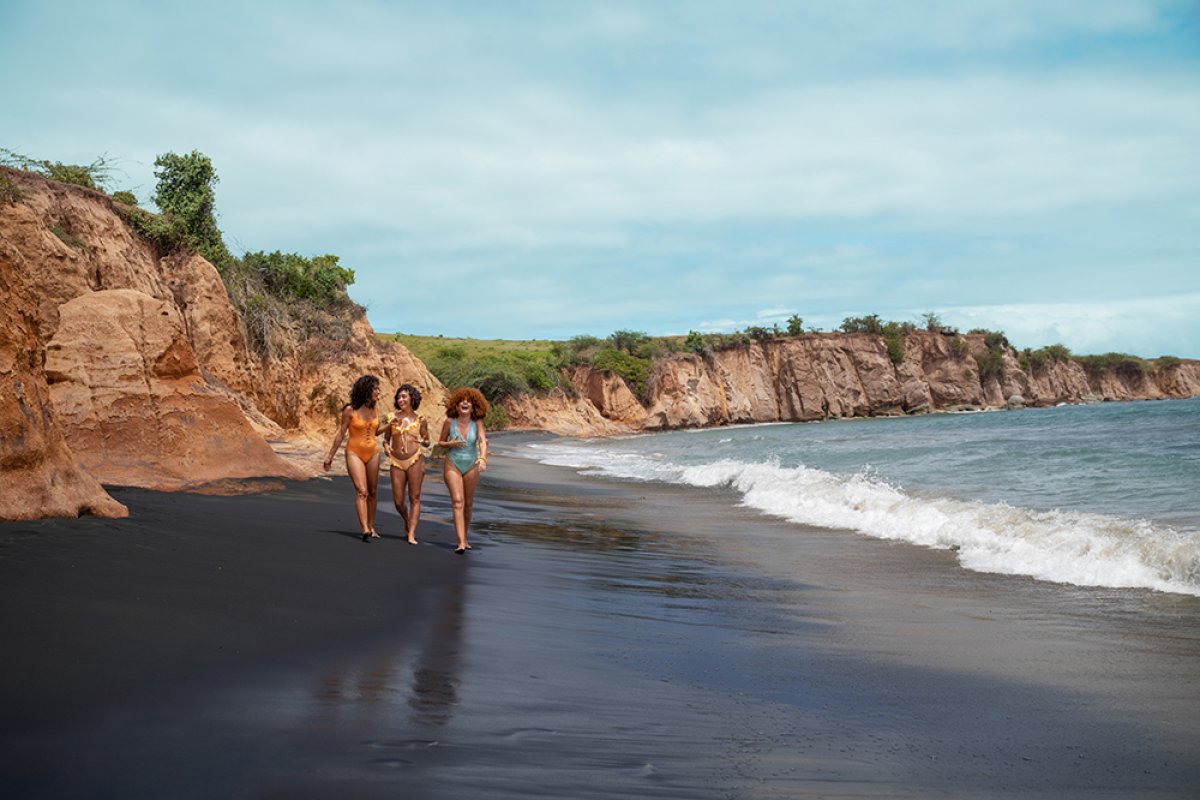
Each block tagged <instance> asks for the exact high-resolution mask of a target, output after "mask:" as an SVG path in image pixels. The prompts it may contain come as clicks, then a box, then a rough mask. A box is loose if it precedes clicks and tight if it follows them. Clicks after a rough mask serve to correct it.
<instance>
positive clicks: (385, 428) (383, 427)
mask: <svg viewBox="0 0 1200 800" xmlns="http://www.w3.org/2000/svg"><path fill="white" fill-rule="evenodd" d="M394 416H395V415H394V414H391V413H389V414H386V415H384V416H383V417H380V419H379V425H378V426H377V427H376V428H375V435H376V436H382V437H383V453H384V455H386V456H389V457H390V456H391V455H392V427H393V426H394V425H395V424H396V423H395V420H394Z"/></svg>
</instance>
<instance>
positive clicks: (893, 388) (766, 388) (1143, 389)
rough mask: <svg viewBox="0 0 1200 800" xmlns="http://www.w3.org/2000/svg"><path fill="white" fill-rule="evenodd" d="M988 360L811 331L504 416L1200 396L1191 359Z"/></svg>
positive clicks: (807, 413) (702, 418)
mask: <svg viewBox="0 0 1200 800" xmlns="http://www.w3.org/2000/svg"><path fill="white" fill-rule="evenodd" d="M989 355H992V354H991V353H989V351H988V347H987V344H986V343H985V340H984V336H983V335H957V334H954V335H945V334H941V333H930V332H925V331H917V332H913V333H910V334H909V335H908V336H907V337H906V338H905V349H904V357H903V358H902V359H901V360H900V362H899V363H893V362H892V360H891V358H890V357H889V355H888V351H887V346H886V343H885V342H884V340H883V338H882V337H880V336H875V335H871V334H865V333H862V334H846V333H824V334H810V335H806V336H803V337H799V338H779V339H769V340H766V341H761V342H750V343H748V344H745V345H742V346H738V347H733V348H730V349H727V350H721V351H717V352H712V353H709V354H707V355H696V354H676V355H673V356H669V357H666V358H662V359H659V360H658V361H656V362H655V365H654V368H653V370H652V372H651V375H650V379H649V381H648V385H647V389H646V393H645V397H644V398H643V399H642V400H641V401H639V400H638V398H636V397H635V396H634V394H633V392H632V391H631V390H630V388H629V387H628V386H627V385H626V384H625V382H624V380H622V379H621V378H620V377H618V376H615V375H612V374H600V373H596V372H594V371H592V370H589V369H579V370H576V371H575V372H574V373H573V374H572V376H571V377H572V385H573V387H574V393H573V396H569V395H568V394H566V393H562V392H558V393H555V394H552V395H551V396H549V397H546V398H528V397H526V398H520V399H517V400H514V401H507V402H506V405H505V407H506V410H507V411H508V414H509V418H510V420H511V422H512V424H513V425H514V426H522V427H532V428H542V429H545V430H551V431H555V432H558V433H564V434H568V435H581V433H582V434H586V433H587V432H589V431H590V433H591V434H592V435H607V434H611V433H614V432H619V433H632V432H637V431H643V430H665V429H673V428H696V427H704V426H711V425H729V424H738V423H755V422H780V421H787V422H800V421H809V420H821V419H830V418H838V417H869V416H894V415H899V414H919V413H927V412H932V411H949V410H959V409H995V408H1006V407H1020V406H1049V405H1057V404H1059V403H1086V402H1099V401H1103V400H1159V399H1165V398H1172V397H1174V398H1180V397H1194V396H1197V395H1200V361H1195V360H1182V361H1180V362H1179V363H1174V362H1173V361H1172V362H1170V363H1167V362H1163V363H1158V362H1149V366H1148V367H1147V368H1146V369H1144V370H1138V369H1131V370H1120V371H1118V370H1114V369H1111V368H1104V369H1096V370H1094V371H1091V372H1089V371H1088V370H1086V369H1085V368H1084V367H1083V366H1082V365H1081V364H1080V363H1079V362H1076V361H1073V360H1067V361H1058V362H1053V363H1048V364H1045V365H1042V366H1039V367H1031V368H1030V369H1028V370H1026V369H1022V367H1021V364H1020V362H1019V360H1018V357H1017V354H1016V353H1014V352H1013V351H1012V350H1011V349H1009V348H1002V349H1001V350H999V351H997V355H998V362H997V366H995V367H993V368H991V369H989V370H988V374H987V375H986V377H981V375H980V361H981V360H985V359H986V358H987V357H988V356H989ZM597 417H599V418H600V419H599V420H597V419H596V418H597Z"/></svg>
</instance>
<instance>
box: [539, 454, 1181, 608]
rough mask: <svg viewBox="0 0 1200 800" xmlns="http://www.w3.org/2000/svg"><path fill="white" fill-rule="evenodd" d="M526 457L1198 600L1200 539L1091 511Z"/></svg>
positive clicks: (827, 478)
mask: <svg viewBox="0 0 1200 800" xmlns="http://www.w3.org/2000/svg"><path fill="white" fill-rule="evenodd" d="M526 455H528V456H530V457H532V458H534V459H536V460H538V461H541V462H543V463H547V464H554V465H559V466H566V467H572V468H575V469H579V470H581V471H583V472H584V474H597V475H605V476H609V477H614V478H621V479H626V480H637V481H662V482H666V483H675V484H682V485H688V486H696V487H710V488H711V487H729V488H730V489H732V490H733V491H734V492H736V493H737V495H738V496H739V497H740V498H741V503H742V504H743V505H745V506H748V507H750V508H754V509H757V510H759V511H761V512H763V513H765V514H770V515H772V516H775V517H780V518H782V519H785V520H788V521H790V522H794V523H797V524H799V525H809V526H817V527H822V528H838V529H847V530H853V531H857V532H859V533H862V534H866V535H868V536H872V537H875V538H879V539H890V540H897V541H905V542H910V543H912V544H916V545H922V546H925V547H932V548H941V549H952V550H955V551H956V554H957V557H958V560H959V563H960V564H961V565H962V566H963V567H965V568H967V569H971V570H975V571H978V572H991V573H1002V574H1011V575H1027V576H1030V577H1033V578H1037V579H1040V580H1045V581H1053V582H1057V583H1068V584H1076V585H1082V586H1103V587H1113V588H1148V589H1156V590H1159V591H1164V592H1176V593H1182V594H1190V595H1196V596H1200V532H1197V531H1181V530H1176V529H1174V528H1171V527H1169V526H1167V525H1164V524H1161V523H1153V522H1150V521H1147V520H1142V519H1126V518H1121V517H1116V516H1112V515H1105V514H1096V513H1087V512H1081V511H1057V510H1053V511H1041V510H1034V509H1027V508H1020V507H1015V506H1011V505H1007V504H1004V503H983V502H979V501H973V500H963V499H958V498H953V497H944V496H937V495H932V494H920V493H916V492H909V491H905V490H904V489H902V488H899V487H897V486H894V485H892V484H890V483H888V482H887V481H885V480H883V479H882V478H880V477H878V476H876V475H874V474H873V473H872V471H871V470H870V469H869V468H867V469H863V470H862V471H860V472H858V473H856V474H854V475H849V476H842V475H835V474H833V473H830V472H826V471H823V470H820V469H813V468H809V467H805V466H795V467H790V466H781V465H780V464H778V463H747V462H744V461H739V460H733V459H725V460H717V461H713V462H711V463H703V464H696V465H690V466H685V465H681V464H675V463H672V462H670V461H669V460H665V459H664V458H663V457H662V454H650V455H641V454H636V453H621V452H616V451H612V450H607V449H605V448H604V447H597V446H593V445H582V446H577V445H572V444H541V445H530V446H529V449H528V451H527V452H526Z"/></svg>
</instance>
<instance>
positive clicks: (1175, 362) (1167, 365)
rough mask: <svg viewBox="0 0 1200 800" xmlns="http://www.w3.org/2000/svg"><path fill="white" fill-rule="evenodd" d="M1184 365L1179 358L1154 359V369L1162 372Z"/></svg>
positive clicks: (1163, 357) (1161, 357)
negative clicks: (1162, 370)
mask: <svg viewBox="0 0 1200 800" xmlns="http://www.w3.org/2000/svg"><path fill="white" fill-rule="evenodd" d="M1182 363H1183V360H1182V359H1180V358H1179V357H1177V356H1159V357H1158V358H1156V359H1154V367H1155V368H1156V369H1160V370H1161V369H1171V368H1172V367H1178V366H1179V365H1180V364H1182Z"/></svg>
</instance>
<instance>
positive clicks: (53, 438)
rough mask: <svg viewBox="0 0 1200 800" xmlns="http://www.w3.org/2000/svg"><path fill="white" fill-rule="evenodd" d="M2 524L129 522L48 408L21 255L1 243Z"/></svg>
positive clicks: (29, 291) (4, 241) (35, 322)
mask: <svg viewBox="0 0 1200 800" xmlns="http://www.w3.org/2000/svg"><path fill="white" fill-rule="evenodd" d="M0 296H2V297H3V298H4V302H3V303H0V482H2V488H0V519H35V518H38V517H44V516H56V517H74V516H79V515H80V514H97V515H100V516H105V517H123V516H127V515H128V513H129V511H128V509H126V508H125V506H123V505H121V504H120V503H118V502H117V501H116V500H113V499H112V497H110V496H109V494H108V493H107V492H106V491H104V488H103V487H102V486H101V485H100V482H99V481H98V480H96V478H95V477H93V476H92V475H90V474H88V473H87V472H86V471H85V470H84V469H82V468H81V467H80V466H79V465H78V464H77V463H76V461H75V457H74V455H73V454H72V452H71V449H70V448H69V447H68V446H67V443H66V440H65V439H64V437H63V433H62V426H61V425H60V424H59V420H58V416H57V414H56V413H55V411H54V407H53V405H52V404H51V402H50V389H49V387H48V386H47V385H46V378H45V373H44V371H43V369H42V359H43V353H44V350H43V348H42V345H41V342H40V341H39V340H38V336H37V320H36V318H35V316H34V314H33V313H32V312H33V308H34V305H35V301H34V293H33V291H32V289H31V288H30V287H29V285H28V281H27V270H26V269H25V263H24V257H23V256H22V254H21V252H20V251H19V250H17V249H16V248H15V247H14V246H13V245H12V244H11V243H10V242H8V241H6V240H4V239H0Z"/></svg>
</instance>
